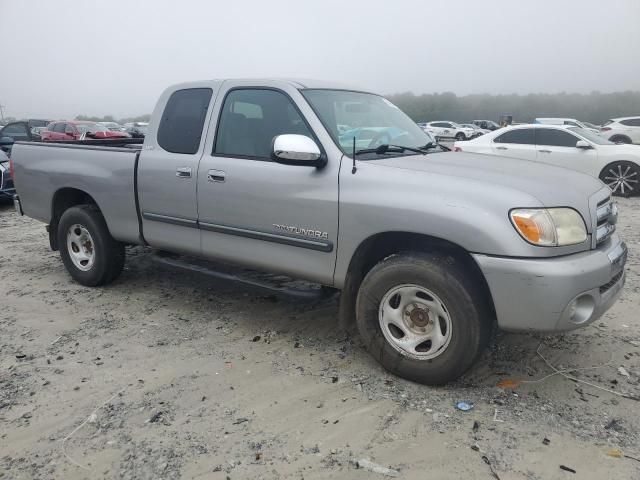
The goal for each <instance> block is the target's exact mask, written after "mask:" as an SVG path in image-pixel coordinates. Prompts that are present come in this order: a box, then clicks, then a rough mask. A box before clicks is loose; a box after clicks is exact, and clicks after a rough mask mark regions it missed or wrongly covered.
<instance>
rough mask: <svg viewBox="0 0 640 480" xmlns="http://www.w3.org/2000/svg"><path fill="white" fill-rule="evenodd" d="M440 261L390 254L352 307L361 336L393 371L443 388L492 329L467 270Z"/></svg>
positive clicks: (435, 256)
mask: <svg viewBox="0 0 640 480" xmlns="http://www.w3.org/2000/svg"><path fill="white" fill-rule="evenodd" d="M466 270H467V271H465V269H464V268H463V266H462V264H461V262H459V260H457V259H456V258H454V257H451V256H447V255H443V254H435V253H434V254H427V253H420V252H416V253H405V254H399V255H393V256H391V257H389V258H387V259H385V260H383V261H382V262H380V263H379V264H377V265H376V266H375V267H373V269H371V271H370V272H369V273H368V274H367V276H366V277H365V279H364V281H363V282H362V285H361V287H360V291H359V293H358V298H357V302H356V322H357V325H358V331H359V333H360V335H361V337H362V338H363V340H364V342H365V345H366V347H367V349H368V351H369V352H370V353H371V355H373V357H374V358H375V359H376V360H378V361H379V362H380V363H381V364H382V366H383V367H384V368H386V369H387V370H389V371H390V372H392V373H394V374H396V375H398V376H400V377H403V378H406V379H408V380H413V381H416V382H419V383H424V384H428V385H440V384H444V383H447V382H449V381H452V380H455V379H456V378H458V377H459V376H460V375H462V374H463V373H464V372H465V371H466V370H467V369H468V368H469V367H471V365H472V364H473V362H474V361H475V360H476V359H477V358H478V356H479V355H480V353H481V352H482V351H483V350H484V348H485V347H486V345H487V343H488V341H489V338H490V335H491V330H492V326H493V322H492V316H491V313H490V309H489V307H488V302H487V299H486V297H485V296H484V294H483V292H482V291H481V289H480V288H478V287H477V284H478V282H477V281H476V279H475V278H474V277H473V275H469V273H468V269H466Z"/></svg>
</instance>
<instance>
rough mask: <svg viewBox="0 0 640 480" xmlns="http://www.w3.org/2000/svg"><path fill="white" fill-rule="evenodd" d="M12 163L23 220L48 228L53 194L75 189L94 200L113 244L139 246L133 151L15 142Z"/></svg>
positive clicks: (134, 152)
mask: <svg viewBox="0 0 640 480" xmlns="http://www.w3.org/2000/svg"><path fill="white" fill-rule="evenodd" d="M12 158H13V161H14V174H15V179H14V180H15V184H16V191H17V193H18V195H19V196H20V200H21V202H22V206H23V210H24V213H25V215H27V216H29V217H32V218H35V219H36V220H40V221H41V222H45V223H49V222H50V221H51V215H52V205H53V198H54V196H55V194H56V192H58V191H60V190H61V189H63V188H75V189H78V190H81V191H83V192H85V193H87V194H88V195H90V196H91V197H92V198H93V199H94V200H95V201H96V203H97V205H98V207H99V208H100V210H101V211H102V213H103V215H104V217H105V220H106V222H107V226H108V227H109V231H110V232H111V235H112V236H113V237H114V238H115V239H116V240H120V241H122V242H130V243H138V241H139V240H138V233H139V232H138V217H137V212H136V205H135V195H134V166H135V158H136V151H135V150H133V149H125V148H113V147H98V146H96V147H93V146H85V145H57V144H47V145H39V144H35V143H21V142H18V143H16V144H15V146H14V149H13V153H12Z"/></svg>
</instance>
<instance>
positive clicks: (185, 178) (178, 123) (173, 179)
mask: <svg viewBox="0 0 640 480" xmlns="http://www.w3.org/2000/svg"><path fill="white" fill-rule="evenodd" d="M212 95H213V91H212V89H211V88H188V89H184V90H176V91H174V92H173V93H171V95H170V97H169V98H168V99H167V98H166V97H165V96H163V97H161V99H160V101H159V102H158V105H160V106H161V105H164V102H165V101H166V106H165V107H164V111H163V112H154V119H155V123H156V124H157V125H158V131H157V134H156V135H150V136H149V137H148V138H147V139H146V141H145V144H144V148H143V150H142V152H141V154H140V160H139V162H140V163H139V167H138V176H139V179H138V191H139V195H140V210H141V213H142V222H143V232H144V237H145V240H146V241H147V243H149V245H151V246H152V247H156V248H160V249H162V248H166V249H169V250H172V251H176V250H177V251H180V252H182V253H190V254H196V255H197V254H200V232H199V230H198V224H197V221H198V205H197V198H196V185H197V180H198V162H199V161H200V157H201V156H202V149H203V148H204V147H203V144H204V135H203V129H204V125H205V120H206V118H207V112H208V109H209V105H210V101H211V96H212ZM159 108H162V107H159Z"/></svg>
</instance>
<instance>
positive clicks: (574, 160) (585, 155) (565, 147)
mask: <svg viewBox="0 0 640 480" xmlns="http://www.w3.org/2000/svg"><path fill="white" fill-rule="evenodd" d="M578 140H582V139H581V138H578V137H576V136H575V135H573V134H572V133H569V132H567V131H566V130H561V129H556V128H542V127H541V128H536V148H537V150H538V161H540V162H544V163H548V164H550V165H555V166H557V167H565V168H570V169H572V170H578V171H579V172H584V173H587V174H589V175H593V172H594V171H597V169H596V162H597V160H598V154H597V152H596V150H595V149H593V148H592V149H583V148H576V143H577V142H578Z"/></svg>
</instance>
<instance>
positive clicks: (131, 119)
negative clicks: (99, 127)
mask: <svg viewBox="0 0 640 480" xmlns="http://www.w3.org/2000/svg"><path fill="white" fill-rule="evenodd" d="M150 118H151V115H150V114H146V115H138V116H137V117H125V118H119V119H116V118H114V117H113V115H105V116H103V117H96V116H90V115H76V118H75V119H76V120H80V121H83V122H116V123H119V124H120V125H122V124H124V123H131V122H148V121H149V119H150Z"/></svg>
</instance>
